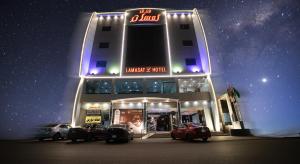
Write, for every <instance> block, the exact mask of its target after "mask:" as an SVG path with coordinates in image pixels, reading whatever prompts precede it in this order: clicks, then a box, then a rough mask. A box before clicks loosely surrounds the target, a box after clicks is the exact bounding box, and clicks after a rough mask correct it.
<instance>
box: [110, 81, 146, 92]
mask: <svg viewBox="0 0 300 164" xmlns="http://www.w3.org/2000/svg"><path fill="white" fill-rule="evenodd" d="M116 93H117V94H141V93H143V81H142V80H141V79H128V80H118V81H116Z"/></svg>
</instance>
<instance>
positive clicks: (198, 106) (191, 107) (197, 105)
mask: <svg viewBox="0 0 300 164" xmlns="http://www.w3.org/2000/svg"><path fill="white" fill-rule="evenodd" d="M204 102H206V101H185V102H183V103H181V109H180V110H181V121H182V123H194V124H198V125H206V121H205V114H204V107H203V104H206V103H204Z"/></svg>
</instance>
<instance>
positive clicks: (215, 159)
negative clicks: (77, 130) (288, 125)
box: [0, 136, 300, 164]
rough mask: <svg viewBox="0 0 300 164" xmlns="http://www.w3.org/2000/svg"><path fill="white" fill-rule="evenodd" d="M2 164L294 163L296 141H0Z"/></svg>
mask: <svg viewBox="0 0 300 164" xmlns="http://www.w3.org/2000/svg"><path fill="white" fill-rule="evenodd" d="M0 148H1V156H0V163H1V164H2V163H3V164H10V163H16V164H23V163H24V164H25V163H26V164H27V163H28V164H31V163H33V164H50V163H51V164H52V163H53V164H54V163H55V164H60V163H62V164H81V163H82V164H92V163H97V164H102V163H103V164H106V163H107V164H121V163H133V164H144V163H146V164H152V163H154V164H159V163H172V164H176V163H181V164H185V163H187V164H189V163H197V164H200V163H201V164H202V163H203V164H210V163H214V164H215V163H217V164H229V163H238V164H243V163H245V164H248V163H251V164H259V163H266V164H277V163H280V164H288V163H292V164H298V163H300V138H256V137H230V136H214V137H212V138H211V139H210V140H209V142H202V141H201V140H196V141H194V142H186V141H183V140H172V139H170V138H150V139H146V140H141V139H140V138H135V139H134V140H133V141H132V142H130V143H118V144H106V143H105V142H104V141H94V142H78V143H71V142H70V141H55V142H54V141H51V140H49V141H43V142H39V141H29V140H26V141H0Z"/></svg>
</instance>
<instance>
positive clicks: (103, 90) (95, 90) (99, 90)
mask: <svg viewBox="0 0 300 164" xmlns="http://www.w3.org/2000/svg"><path fill="white" fill-rule="evenodd" d="M85 91H86V93H87V94H110V93H111V91H112V81H111V80H87V81H86V88H85Z"/></svg>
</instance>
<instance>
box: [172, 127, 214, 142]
mask: <svg viewBox="0 0 300 164" xmlns="http://www.w3.org/2000/svg"><path fill="white" fill-rule="evenodd" d="M171 137H172V139H174V140H175V139H176V138H180V139H185V140H188V141H192V140H193V139H197V138H201V139H202V140H203V141H207V139H208V138H210V137H211V133H210V130H209V128H208V127H206V126H199V125H196V124H193V123H188V124H180V125H179V126H175V127H174V129H173V130H172V131H171Z"/></svg>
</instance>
